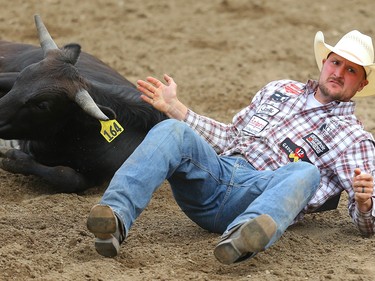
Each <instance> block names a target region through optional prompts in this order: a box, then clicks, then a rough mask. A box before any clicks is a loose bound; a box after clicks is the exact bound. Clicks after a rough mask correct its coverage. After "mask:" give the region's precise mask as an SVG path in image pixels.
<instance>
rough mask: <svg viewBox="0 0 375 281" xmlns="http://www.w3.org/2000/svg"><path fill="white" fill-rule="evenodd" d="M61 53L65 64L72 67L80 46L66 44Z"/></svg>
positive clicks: (77, 56) (79, 51) (79, 52)
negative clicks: (67, 63) (69, 64)
mask: <svg viewBox="0 0 375 281" xmlns="http://www.w3.org/2000/svg"><path fill="white" fill-rule="evenodd" d="M62 51H63V54H64V59H65V60H66V62H69V63H71V64H73V65H74V64H76V62H77V60H78V58H79V55H80V54H81V46H80V45H78V44H68V45H65V46H64V47H63V48H62Z"/></svg>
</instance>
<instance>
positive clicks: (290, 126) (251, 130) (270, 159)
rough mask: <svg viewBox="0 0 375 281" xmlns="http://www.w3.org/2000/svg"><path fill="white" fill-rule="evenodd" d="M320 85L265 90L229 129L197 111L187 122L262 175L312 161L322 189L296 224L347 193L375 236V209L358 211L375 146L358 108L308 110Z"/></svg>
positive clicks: (374, 170)
mask: <svg viewBox="0 0 375 281" xmlns="http://www.w3.org/2000/svg"><path fill="white" fill-rule="evenodd" d="M317 86H318V84H317V82H316V81H313V80H309V81H308V82H307V83H306V84H304V83H300V82H296V81H291V80H280V81H274V82H271V83H269V84H268V85H266V86H265V87H264V88H262V89H261V90H260V91H259V92H258V93H257V94H256V95H255V97H254V99H253V101H252V102H251V104H250V105H249V106H247V107H246V108H244V109H243V110H241V111H240V112H239V113H238V114H237V115H235V116H234V118H233V121H232V123H230V124H223V123H220V122H217V121H215V120H213V119H210V118H207V117H204V116H201V115H198V114H196V113H194V112H193V111H191V110H188V114H187V116H186V118H185V120H184V121H185V122H186V123H187V124H188V125H189V126H190V127H192V128H193V129H194V130H195V131H196V132H198V134H200V135H201V136H202V137H203V138H205V139H206V140H207V142H208V143H210V144H211V145H212V147H213V148H214V149H215V151H216V152H217V153H218V154H219V155H233V154H238V153H240V154H242V155H243V156H244V157H246V159H247V160H248V161H249V162H250V163H251V164H252V165H253V166H254V167H255V168H256V169H258V170H275V169H277V168H279V167H281V166H283V165H285V164H287V163H289V162H293V161H300V160H302V161H308V162H310V163H313V164H314V165H315V166H317V167H318V168H319V170H320V174H321V182H320V187H319V189H318V191H317V192H316V194H315V195H314V197H313V198H312V199H311V200H310V202H309V203H308V204H307V206H306V207H305V208H304V210H303V211H302V212H301V213H300V214H299V216H298V217H297V218H296V220H295V221H297V220H299V219H302V218H303V214H304V213H310V212H312V211H314V210H316V209H317V208H318V207H320V206H321V205H323V203H324V202H326V201H327V200H328V199H329V198H331V197H334V196H336V195H338V194H339V193H341V192H342V191H343V190H345V191H346V192H347V193H348V196H349V202H348V209H349V214H350V216H351V217H352V219H353V221H354V223H355V224H356V225H357V226H358V228H359V230H360V232H361V233H362V234H364V235H367V236H368V235H371V234H374V233H375V207H374V205H375V204H373V210H371V211H369V212H366V213H363V212H360V211H359V210H358V208H356V203H355V201H354V191H353V188H352V179H353V175H354V169H355V168H356V167H359V168H360V169H361V171H363V172H366V173H370V174H372V175H373V176H375V162H374V159H375V143H374V138H373V136H372V135H371V134H370V133H368V132H366V131H364V129H363V126H362V124H361V123H360V122H359V121H358V120H357V118H356V117H355V116H354V107H355V104H354V102H336V101H335V102H331V103H328V104H326V105H323V106H318V107H313V108H308V107H307V106H306V105H307V97H308V96H309V95H312V94H314V93H315V91H316V89H317ZM373 203H374V202H373Z"/></svg>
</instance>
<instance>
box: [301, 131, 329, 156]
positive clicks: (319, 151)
mask: <svg viewBox="0 0 375 281" xmlns="http://www.w3.org/2000/svg"><path fill="white" fill-rule="evenodd" d="M302 139H304V141H305V142H306V143H307V144H308V145H309V146H310V147H311V148H312V150H314V152H315V154H316V155H318V156H319V157H320V156H322V155H323V154H324V153H326V152H328V150H329V148H328V147H327V146H326V144H325V143H324V142H323V141H322V140H321V139H320V138H319V137H318V136H317V135H315V134H314V133H310V134H308V135H307V136H305V137H303V138H302Z"/></svg>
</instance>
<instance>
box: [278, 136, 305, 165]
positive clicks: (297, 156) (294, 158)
mask: <svg viewBox="0 0 375 281" xmlns="http://www.w3.org/2000/svg"><path fill="white" fill-rule="evenodd" d="M280 147H281V149H282V150H283V151H284V152H285V153H286V154H287V155H288V157H289V161H290V162H298V161H305V162H309V163H311V161H310V159H309V158H308V157H307V156H306V151H305V150H304V149H303V147H301V146H298V145H296V144H295V143H294V142H292V140H291V139H290V138H286V139H285V140H283V141H282V142H281V144H280Z"/></svg>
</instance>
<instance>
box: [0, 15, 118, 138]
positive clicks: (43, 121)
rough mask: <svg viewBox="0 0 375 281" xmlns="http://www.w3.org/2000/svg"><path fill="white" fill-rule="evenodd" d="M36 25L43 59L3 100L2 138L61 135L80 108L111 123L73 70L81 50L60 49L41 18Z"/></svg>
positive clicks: (75, 47)
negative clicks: (64, 125)
mask: <svg viewBox="0 0 375 281" xmlns="http://www.w3.org/2000/svg"><path fill="white" fill-rule="evenodd" d="M35 23H36V27H37V30H38V34H39V40H40V44H41V47H42V49H43V52H44V59H43V60H41V61H40V62H38V63H35V64H31V65H29V66H28V67H26V68H24V69H23V70H22V71H21V72H20V74H19V76H18V77H17V80H16V81H15V83H14V85H13V88H12V89H11V90H10V91H9V92H8V93H7V94H6V95H5V96H4V97H2V98H1V99H0V136H1V137H2V138H13V139H17V138H29V139H33V138H34V137H35V138H40V136H41V135H42V134H43V133H45V132H46V130H52V131H53V130H55V131H58V130H59V129H60V128H59V126H62V125H63V124H64V123H65V122H66V120H68V119H69V116H70V115H71V114H70V113H71V112H72V110H74V109H77V106H78V107H80V108H81V110H82V112H85V113H86V114H88V115H90V116H91V117H93V118H95V119H98V120H108V119H109V118H108V117H107V116H106V115H105V114H104V113H103V112H102V111H101V110H100V109H99V107H98V106H97V104H96V103H95V102H94V100H93V99H92V98H91V96H90V95H89V93H88V92H87V90H86V89H87V86H86V85H85V81H84V79H83V78H82V77H81V76H80V75H79V73H78V70H77V68H76V67H75V66H74V65H75V63H76V62H77V60H78V57H79V55H80V52H81V47H80V46H79V45H78V44H70V45H67V46H65V47H63V48H62V49H59V48H58V47H57V45H56V44H55V43H54V41H53V40H52V38H51V36H50V35H49V33H48V31H47V29H46V28H45V26H44V24H43V23H42V21H41V19H40V17H39V16H38V15H36V16H35ZM110 117H113V116H110ZM49 133H53V132H49Z"/></svg>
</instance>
